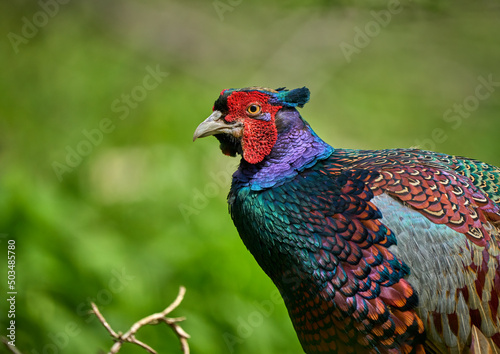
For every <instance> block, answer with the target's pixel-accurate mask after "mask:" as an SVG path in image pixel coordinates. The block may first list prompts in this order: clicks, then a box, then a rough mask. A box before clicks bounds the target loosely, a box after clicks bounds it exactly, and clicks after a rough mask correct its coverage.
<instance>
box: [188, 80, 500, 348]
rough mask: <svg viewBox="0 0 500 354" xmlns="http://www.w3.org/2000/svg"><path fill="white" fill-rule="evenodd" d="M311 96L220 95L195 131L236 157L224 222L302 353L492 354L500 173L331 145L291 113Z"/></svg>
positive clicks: (497, 325)
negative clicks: (228, 221) (278, 302)
mask: <svg viewBox="0 0 500 354" xmlns="http://www.w3.org/2000/svg"><path fill="white" fill-rule="evenodd" d="M308 100H309V90H308V89H307V88H305V87H303V88H298V89H295V90H290V91H289V90H286V89H284V88H280V89H277V90H272V89H267V88H261V87H249V88H243V89H228V90H224V91H222V93H221V94H220V96H219V98H218V99H217V100H216V101H215V104H214V107H213V113H212V115H210V117H208V119H206V120H205V121H204V122H202V123H201V124H200V125H199V126H198V128H197V129H196V131H195V133H194V139H196V138H201V137H205V136H209V135H214V136H215V137H216V138H217V139H218V140H219V142H220V148H221V149H222V151H223V153H224V154H226V155H230V156H235V155H236V154H240V155H242V159H241V163H240V166H239V168H238V169H237V171H236V172H235V173H234V175H233V182H232V186H231V190H230V192H229V196H228V203H229V210H230V213H231V217H232V219H233V221H234V224H235V226H236V228H237V229H238V232H239V234H240V236H241V239H242V240H243V242H244V243H245V245H246V247H247V248H248V249H249V250H250V252H251V253H252V254H253V256H254V257H255V259H256V261H257V262H258V264H259V265H260V266H261V267H262V269H263V270H264V272H266V274H267V275H268V276H269V277H270V278H271V279H272V281H273V282H274V284H275V285H276V286H277V288H278V289H279V291H280V293H281V295H282V297H283V299H284V301H285V305H286V307H287V309H288V312H289V315H290V318H291V320H292V323H293V326H294V328H295V331H296V332H297V335H298V338H299V340H300V342H301V344H302V347H303V349H304V351H305V352H306V353H412V352H414V353H423V352H428V353H461V352H468V351H469V350H470V351H471V352H476V353H478V352H479V351H480V350H479V349H478V348H480V347H481V346H482V347H483V348H487V350H488V351H489V352H493V353H495V352H500V350H499V348H500V321H499V296H500V268H499V261H500V252H499V246H500V244H499V240H500V236H499V231H500V192H499V190H498V186H499V182H500V169H499V168H497V167H495V166H491V165H488V164H486V163H483V162H480V161H477V160H472V159H467V158H464V157H457V156H450V155H445V154H440V153H436V152H431V151H421V150H418V149H394V150H378V151H371V150H346V149H336V148H333V147H331V146H330V145H328V144H326V143H325V142H323V141H322V140H321V139H320V138H319V137H318V135H316V133H315V132H314V131H313V130H312V129H311V127H310V126H309V124H308V123H307V122H306V121H305V120H304V119H303V118H302V117H301V116H300V114H299V113H298V111H297V109H296V108H297V107H302V106H303V105H304V104H305V103H306V102H307V101H308ZM478 343H479V344H478Z"/></svg>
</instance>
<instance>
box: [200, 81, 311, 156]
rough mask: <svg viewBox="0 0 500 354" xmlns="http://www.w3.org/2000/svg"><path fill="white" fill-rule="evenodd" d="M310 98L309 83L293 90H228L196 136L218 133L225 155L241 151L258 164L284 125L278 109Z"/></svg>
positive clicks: (240, 152)
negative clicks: (307, 85) (307, 86)
mask: <svg viewBox="0 0 500 354" xmlns="http://www.w3.org/2000/svg"><path fill="white" fill-rule="evenodd" d="M308 100H309V90H308V89H307V88H306V87H302V88H298V89H294V90H290V91H289V90H285V89H284V88H279V89H277V90H272V89H267V88H261V87H248V88H242V89H227V90H224V91H222V92H221V94H220V96H219V98H218V99H217V100H216V101H215V103H214V107H213V113H212V114H211V115H210V116H209V117H208V118H207V119H206V120H205V121H203V122H202V123H201V124H200V125H199V126H198V128H197V129H196V131H195V133H194V137H193V140H196V139H197V138H202V137H205V136H209V135H214V136H215V137H216V138H217V139H218V140H219V142H220V148H221V150H222V152H223V153H224V154H225V155H229V156H236V154H240V155H242V156H243V159H244V160H245V161H246V162H248V163H250V164H257V163H259V162H261V161H262V160H263V159H264V158H265V157H266V156H267V155H269V154H270V153H271V151H272V149H273V147H274V146H275V144H276V141H277V139H278V133H279V130H280V128H281V127H282V126H283V122H281V121H280V117H279V116H278V112H279V111H280V110H283V109H285V110H286V109H294V107H297V106H298V107H302V106H303V105H304V104H306V103H307V101H308Z"/></svg>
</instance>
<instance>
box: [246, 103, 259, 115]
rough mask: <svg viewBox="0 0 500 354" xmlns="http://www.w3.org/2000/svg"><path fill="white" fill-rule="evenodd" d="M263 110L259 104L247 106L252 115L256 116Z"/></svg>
mask: <svg viewBox="0 0 500 354" xmlns="http://www.w3.org/2000/svg"><path fill="white" fill-rule="evenodd" d="M260 111H261V107H260V106H259V105H258V104H251V105H249V106H248V107H247V113H248V114H249V115H250V116H256V115H257V114H259V113H260Z"/></svg>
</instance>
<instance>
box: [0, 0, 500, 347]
mask: <svg viewBox="0 0 500 354" xmlns="http://www.w3.org/2000/svg"><path fill="white" fill-rule="evenodd" d="M61 2H66V3H65V4H62V3H59V2H56V1H55V0H51V1H50V0H45V1H44V0H42V1H41V2H34V1H30V2H29V1H2V2H1V4H0V13H1V15H0V18H1V21H0V29H1V31H0V33H1V34H2V41H1V42H0V64H2V70H1V74H0V77H1V80H0V91H1V92H2V94H1V95H0V166H1V174H0V245H1V247H2V248H3V250H1V251H0V252H1V253H2V254H4V255H6V250H7V240H9V239H14V240H15V241H16V254H17V268H16V270H17V285H16V290H17V291H18V295H17V303H16V306H17V307H16V327H17V337H16V344H17V347H18V349H19V350H20V351H22V352H23V353H97V352H99V351H100V350H101V351H102V350H108V349H109V348H110V347H111V345H112V341H111V339H110V337H109V336H108V334H107V332H106V331H105V330H104V328H103V327H102V326H101V325H100V323H99V322H98V321H97V320H96V319H95V318H94V317H93V316H91V315H89V314H88V310H89V302H90V301H95V302H96V303H97V305H98V306H99V307H100V309H101V311H102V312H103V314H104V315H105V316H106V318H107V320H108V321H109V323H110V324H111V325H112V327H113V328H114V329H115V330H117V331H126V330H127V329H128V328H129V326H130V325H131V324H132V323H133V322H135V321H136V320H138V319H139V318H141V317H143V316H146V315H148V314H151V313H153V312H157V311H160V310H162V309H163V308H165V307H166V306H167V305H168V304H169V303H170V302H171V301H172V300H173V299H174V298H175V296H176V294H177V292H178V288H179V286H180V285H184V286H186V288H187V294H186V297H185V300H184V301H183V303H182V304H181V306H180V307H179V308H178V309H177V310H175V312H174V313H173V314H172V315H173V316H186V318H187V319H186V321H185V322H184V323H183V327H184V328H185V330H186V331H187V332H188V333H189V334H190V335H191V336H192V338H191V339H190V341H189V343H190V346H191V350H192V352H193V353H299V352H301V349H300V345H299V342H298V340H297V339H296V336H295V333H294V331H293V329H292V326H291V323H290V321H289V319H288V316H287V313H286V310H285V308H284V306H283V303H282V302H281V300H279V299H277V297H276V290H275V288H274V287H273V285H272V283H271V282H270V281H269V280H268V279H267V278H266V276H265V275H264V273H263V272H262V271H261V270H260V269H259V268H258V266H257V265H256V263H255V261H254V260H253V258H252V257H251V255H250V254H249V253H248V252H247V251H246V249H245V247H244V246H243V244H242V243H241V241H240V240H239V237H238V234H237V232H236V230H235V228H234V227H233V224H232V221H231V220H230V217H229V215H228V213H227V206H226V200H225V199H226V194H227V191H228V188H229V183H230V175H231V173H232V171H233V170H234V169H235V168H236V166H237V163H238V160H237V159H231V158H227V157H225V156H223V155H222V154H221V153H220V151H219V149H218V143H217V142H216V141H215V139H212V138H208V139H202V140H200V141H197V142H196V143H194V144H193V142H192V134H193V132H194V130H195V128H196V126H197V125H198V124H199V123H200V122H201V121H202V120H203V119H204V118H205V117H206V116H208V115H209V114H210V112H211V107H212V104H213V102H214V100H215V99H216V98H217V96H218V94H219V92H220V91H221V90H222V89H224V88H230V87H244V86H251V85H259V86H267V87H273V88H275V87H280V86H286V87H288V88H295V87H299V86H304V85H305V86H307V87H309V88H310V89H311V92H312V95H311V102H310V103H309V104H307V105H306V106H305V107H304V108H303V109H302V114H303V116H304V117H305V119H307V120H308V121H309V122H310V124H311V125H312V126H313V128H314V129H315V130H316V132H318V134H319V135H320V136H321V137H322V138H323V139H324V140H326V141H327V142H329V143H330V144H332V145H333V146H334V147H335V146H336V147H346V148H362V149H381V148H396V147H403V148H407V147H411V146H416V145H420V146H421V147H422V148H425V149H432V150H436V151H440V152H445V153H450V154H457V155H466V156H469V157H474V158H478V159H481V160H484V161H486V162H489V163H491V164H496V165H500V155H499V153H498V150H499V147H500V142H499V131H500V119H499V115H498V112H499V111H500V90H499V88H500V87H499V85H500V83H499V84H497V82H500V65H499V64H500V42H499V33H500V5H499V2H498V1H475V2H474V3H472V2H471V3H469V2H467V1H430V0H429V1H416V0H415V1H411V2H401V3H398V2H397V1H394V0H391V1H389V2H387V1H368V0H360V1H354V2H348V1H341V2H337V3H333V2H329V1H322V2H316V3H312V2H311V4H305V2H303V1H285V2H281V3H280V4H279V5H278V4H272V3H269V2H265V1H254V2H250V1H241V0H231V1H229V0H222V1H144V2H140V1H134V0H124V1H118V0H114V1H97V0H93V1H76V0H75V1H69V2H68V1H62V0H61ZM42 4H43V5H42ZM398 4H399V6H397V5H398ZM391 11H392V12H391ZM346 48H348V49H349V50H351V53H350V55H349V54H348V55H346V50H347V49H346ZM353 48H354V49H353ZM155 71H156V72H157V74H155V75H153V76H152V74H151V72H155ZM484 80H486V81H488V80H489V81H492V83H490V84H489V87H484V83H483V84H482V82H484ZM481 85H483V86H482V87H479V88H478V86H481ZM495 85H496V86H495ZM153 86H155V87H153ZM457 105H458V106H457ZM462 105H464V107H465V108H461V109H462V111H463V112H462V113H458V114H457V113H454V112H450V111H449V110H450V109H451V110H452V111H453V110H455V109H459V108H457V107H460V106H462ZM2 259H5V258H4V257H3V256H2ZM2 263H4V264H2V266H1V269H2V272H1V276H2V279H4V280H1V283H2V285H1V287H0V288H1V289H4V288H5V289H6V285H5V284H6V279H7V273H6V270H7V267H6V261H5V262H2ZM7 304H8V303H7V302H6V301H0V308H1V309H2V312H1V314H2V316H1V318H0V325H1V328H2V331H1V332H0V333H2V334H5V333H4V332H5V328H6V325H7V316H6V311H7ZM138 338H139V339H141V340H143V341H144V342H146V343H148V344H149V345H151V346H152V347H153V348H155V349H157V350H158V351H159V352H160V353H177V352H180V351H179V349H178V348H179V345H178V341H177V338H176V337H175V336H174V334H173V333H172V332H171V330H170V329H168V328H166V327H165V326H151V327H147V328H144V329H142V330H141V331H140V332H139V333H138ZM143 352H144V351H143V350H140V349H138V348H136V347H134V346H132V345H127V344H125V345H124V347H123V350H122V353H143Z"/></svg>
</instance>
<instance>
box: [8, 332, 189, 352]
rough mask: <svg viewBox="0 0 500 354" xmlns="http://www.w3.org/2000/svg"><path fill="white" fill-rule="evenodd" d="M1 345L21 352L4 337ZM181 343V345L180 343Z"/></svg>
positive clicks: (12, 350)
mask: <svg viewBox="0 0 500 354" xmlns="http://www.w3.org/2000/svg"><path fill="white" fill-rule="evenodd" d="M2 343H3V344H4V345H5V346H6V347H7V349H8V350H9V351H11V352H12V353H13V354H21V352H20V351H19V350H17V348H16V347H15V346H13V345H10V344H9V340H8V339H7V338H6V337H4V336H2ZM181 343H182V342H181Z"/></svg>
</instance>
